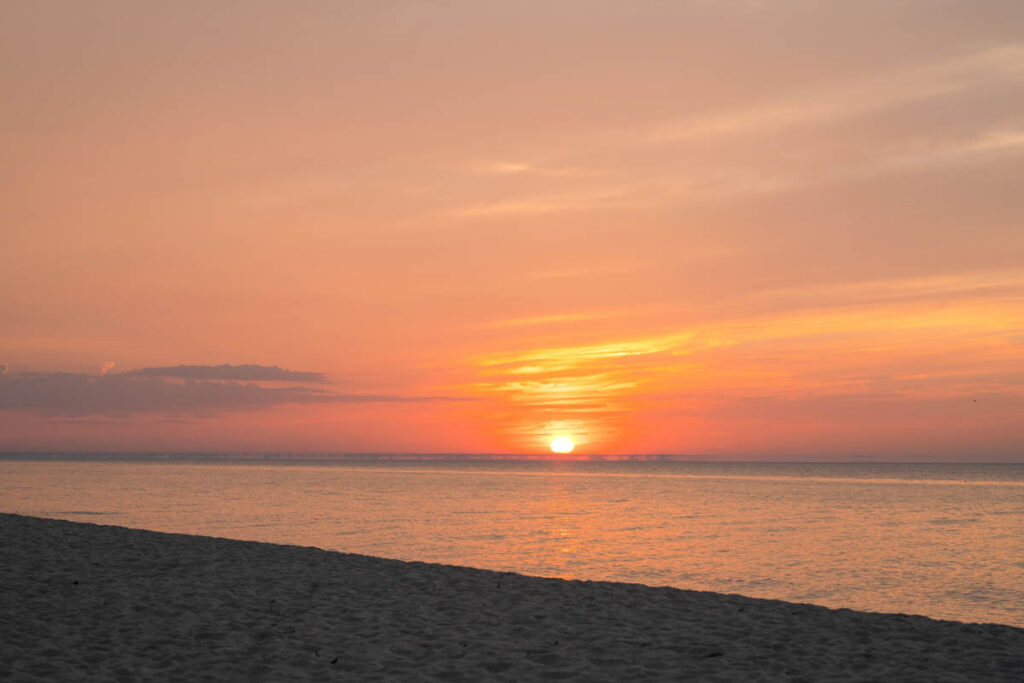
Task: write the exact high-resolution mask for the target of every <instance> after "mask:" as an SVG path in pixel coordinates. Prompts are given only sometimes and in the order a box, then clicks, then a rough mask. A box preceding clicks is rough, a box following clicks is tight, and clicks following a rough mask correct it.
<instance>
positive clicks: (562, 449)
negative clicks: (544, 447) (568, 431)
mask: <svg viewBox="0 0 1024 683" xmlns="http://www.w3.org/2000/svg"><path fill="white" fill-rule="evenodd" d="M574 448H576V444H574V443H573V442H572V439H570V438H569V437H567V436H560V437H558V438H556V439H554V440H553V441H552V442H551V451H552V452H553V453H572V449H574Z"/></svg>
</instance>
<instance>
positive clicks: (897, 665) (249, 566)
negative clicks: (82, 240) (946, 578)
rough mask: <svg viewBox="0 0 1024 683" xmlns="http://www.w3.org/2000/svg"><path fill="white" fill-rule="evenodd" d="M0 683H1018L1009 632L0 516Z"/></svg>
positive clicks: (1023, 644) (1023, 661)
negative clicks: (44, 682)
mask: <svg viewBox="0 0 1024 683" xmlns="http://www.w3.org/2000/svg"><path fill="white" fill-rule="evenodd" d="M0 679H3V680H11V681H18V680H37V679H48V680H116V679H123V680H147V679H148V680H296V679H299V680H302V679H314V680H331V679H334V680H360V681H364V680H444V681H459V680H464V681H477V680H507V681H523V680H581V681H582V680H586V681H630V680H708V681H712V680H718V681H732V680H807V681H820V680H854V681H868V680H921V681H961V680H962V681H1020V680H1024V629H1018V628H1014V627H1010V626H1002V625H994V624H986V625H978V624H962V623H958V622H951V621H935V620H932V619H928V618H925V617H916V616H905V615H891V614H870V613H863V612H854V611H850V610H831V609H826V608H823V607H815V606H811V605H798V604H791V603H786V602H780V601H772V600H756V599H752V598H745V597H741V596H736V595H721V594H716V593H701V592H693V591H684V590H677V589H672V588H651V587H647V586H641V585H636V584H618V583H603V582H582V581H563V580H559V579H542V578H535V577H526V576H521V575H517V574H507V573H505V574H503V573H497V572H491V571H485V570H479V569H470V568H465V567H452V566H444V565H431V564H423V563H418V562H400V561H397V560H386V559H380V558H374V557H367V556H360V555H347V554H342V553H335V552H327V551H323V550H318V549H314V548H303V547H296V546H279V545H269V544H262V543H251V542H243V541H233V540H227V539H217V538H208V537H201V536H185V535H177V534H163V533H156V532H150V531H141V530H135V529H126V528H122V527H110V526H97V525H92V524H82V523H77V522H66V521H61V520H50V519H39V518H34V517H24V516H19V515H10V514H0Z"/></svg>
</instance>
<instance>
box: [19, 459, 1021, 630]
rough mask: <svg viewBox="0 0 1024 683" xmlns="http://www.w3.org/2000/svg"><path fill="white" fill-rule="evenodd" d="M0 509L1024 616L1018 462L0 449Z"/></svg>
mask: <svg viewBox="0 0 1024 683" xmlns="http://www.w3.org/2000/svg"><path fill="white" fill-rule="evenodd" d="M0 510H2V511H4V512H17V513H22V514H29V515H38V516H46V517H60V518H64V519H71V520H78V521H87V522H95V523H100V524H118V525H124V526H131V527H140V528H145V529H154V530H159V531H171V532H180V533H190V534H206V535H215V536H227V537H231V538H238V539H245V540H256V541H268V542H273V543H292V544H299V545H312V546H318V547H321V548H327V549H331V550H340V551H345V552H354V553H365V554H370V555H378V556H383V557H392V558H398V559H403V560H423V561H428V562H443V563H448V564H460V565H469V566H475V567H484V568H488V569H496V570H505V571H516V572H522V573H526V574H534V575H541V576H556V577H564V578H580V579H591V580H611V581H629V582H639V583H645V584H649V585H670V586H677V587H680V588H689V589H696V590H713V591H719V592H729V593H742V594H744V595H749V596H755V597H765V598H777V599H782V600H789V601H796V602H811V603H816V604H820V605H827V606H830V607H849V608H853V609H860V610H869V611H881V612H905V613H913V614H924V615H927V616H931V617H935V618H943V619H957V620H960V621H976V622H996V623H1003V624H1012V625H1016V626H1024V465H916V464H915V465H909V464H908V465H879V464H799V465H797V464H792V465H789V464H754V463H731V464H711V463H565V462H561V463H559V462H467V461H460V462H438V461H429V462H378V463H366V462H358V463H354V462H310V463H293V462H266V463H259V462H238V461H223V460H221V461H219V460H216V459H207V460H189V461H176V460H167V461H150V462H138V461H124V460H121V461H118V460H111V461H106V462H68V461H59V460H58V461H10V460H8V461H0Z"/></svg>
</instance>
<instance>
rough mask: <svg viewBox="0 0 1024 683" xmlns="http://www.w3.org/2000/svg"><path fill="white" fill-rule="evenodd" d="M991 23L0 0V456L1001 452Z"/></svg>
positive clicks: (1001, 137)
mask: <svg viewBox="0 0 1024 683" xmlns="http://www.w3.org/2000/svg"><path fill="white" fill-rule="evenodd" d="M1022 26H1024V4H1022V3H1020V2H1019V1H1017V0H1007V1H1005V2H998V1H993V2H985V3H966V2H964V3H960V2H934V1H933V0H919V1H908V2H900V3H893V2H891V1H889V0H885V1H882V0H879V1H877V2H875V1H868V2H848V3H840V2H830V3H821V2H811V1H810V0H808V1H806V2H799V1H796V0H792V1H790V0H780V1H779V2H756V1H753V0H751V1H748V2H715V1H714V0H693V1H690V2H683V1H680V2H653V1H651V2H647V1H637V2H629V3H620V2H615V3H611V2H600V1H596V2H595V1H588V2H583V1H566V2H555V3H552V2H550V1H547V2H526V1H522V2H520V1H517V2H500V3H499V2H489V1H484V2H451V3H431V2H379V3H378V2H374V3H337V2H326V1H324V2H318V1H307V2H288V3H285V2H280V3H277V2H252V3H208V2H174V3H148V2H134V1H133V2H127V1H125V2H102V3H81V2H63V3H62V2H46V3H8V6H6V7H5V8H4V9H3V10H0V79H2V83H3V92H4V106H3V107H2V108H0V135H2V144H3V149H4V154H3V155H2V157H0V205H2V206H3V207H4V211H3V214H4V215H3V217H2V225H3V237H4V240H3V262H4V266H3V268H2V269H0V291H2V293H3V296H2V297H0V321H2V322H0V362H2V364H0V372H2V373H3V374H2V375H0V450H5V451H16V450H49V449H53V450H62V451H65V450H66V451H83V450H84V451H97V450H100V451H108V450H117V451H121V450H129V451H179V450H188V451H220V450H231V451H235V450H240V451H385V452H388V451H403V452H409V451H411V452H502V453H541V452H544V451H546V448H547V442H549V441H550V439H551V438H552V437H553V436H555V435H558V434H566V435H570V436H572V437H573V438H574V439H575V440H576V441H577V443H578V445H579V448H578V452H579V453H582V454H584V455H586V454H596V453H676V454H687V455H696V456H707V457H714V458H719V457H721V458H735V457H743V458H759V457H771V458H788V457H793V458H846V457H869V458H882V459H895V460H906V459H960V460H1024V419H1022V417H1021V416H1022V415H1024V201H1022V199H1021V191H1022V188H1024V164H1022V160H1024V33H1022V31H1021V27H1022ZM110 364H112V365H110ZM224 365H229V366H245V367H241V368H239V367H230V368H227V369H225V368H224V367H222V366H224ZM147 368H148V370H147ZM274 368H279V369H284V370H287V371H292V372H282V371H279V370H278V371H276V372H277V374H274V373H275V371H274V370H273V369H274Z"/></svg>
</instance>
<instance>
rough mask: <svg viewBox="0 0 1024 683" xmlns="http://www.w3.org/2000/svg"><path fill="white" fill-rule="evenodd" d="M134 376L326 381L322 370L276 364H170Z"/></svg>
mask: <svg viewBox="0 0 1024 683" xmlns="http://www.w3.org/2000/svg"><path fill="white" fill-rule="evenodd" d="M126 374H130V375H135V376H137V377H166V378H173V379H196V380H210V379H214V380H216V379H220V380H233V381H237V382H311V383H315V384H325V383H327V375H325V374H323V373H322V372H300V371H298V370H286V369H284V368H282V367H279V366H277V365H229V364H227V363H225V364H223V365H174V366H164V367H155V368H140V369H139V370H132V371H131V372H129V373H126Z"/></svg>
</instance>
